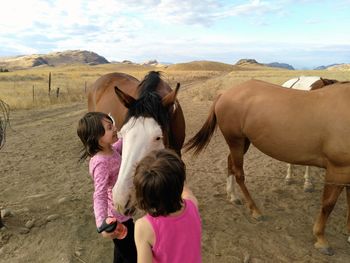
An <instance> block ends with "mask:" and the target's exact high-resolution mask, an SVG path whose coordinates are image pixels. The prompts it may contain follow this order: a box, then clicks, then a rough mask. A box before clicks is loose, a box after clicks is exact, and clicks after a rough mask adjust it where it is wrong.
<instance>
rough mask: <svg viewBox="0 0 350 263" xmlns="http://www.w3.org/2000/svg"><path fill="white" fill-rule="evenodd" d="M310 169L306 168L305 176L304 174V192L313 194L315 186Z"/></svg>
mask: <svg viewBox="0 0 350 263" xmlns="http://www.w3.org/2000/svg"><path fill="white" fill-rule="evenodd" d="M309 172H310V167H309V166H306V167H305V174H304V179H305V181H304V192H313V191H314V185H313V184H312V180H311V177H310V173H309Z"/></svg>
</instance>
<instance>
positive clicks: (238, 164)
mask: <svg viewBox="0 0 350 263" xmlns="http://www.w3.org/2000/svg"><path fill="white" fill-rule="evenodd" d="M247 142H248V144H247ZM228 143H229V146H230V152H231V159H232V166H231V167H232V172H233V174H234V176H235V178H236V182H237V183H238V185H239V187H240V188H241V191H242V193H243V196H244V198H245V200H246V202H247V206H248V208H249V210H250V211H251V213H252V216H253V218H255V219H257V220H261V219H262V215H261V213H260V210H259V209H258V208H257V206H256V204H255V202H254V201H253V199H252V197H251V196H250V193H249V191H248V189H247V187H246V185H245V183H244V181H245V177H244V171H243V157H244V153H245V152H246V151H247V149H248V147H249V141H247V140H242V139H235V140H230V141H228Z"/></svg>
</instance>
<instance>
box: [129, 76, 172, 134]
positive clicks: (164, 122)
mask: <svg viewBox="0 0 350 263" xmlns="http://www.w3.org/2000/svg"><path fill="white" fill-rule="evenodd" d="M161 81H163V80H162V79H161V75H160V72H158V71H150V72H149V73H148V74H147V75H146V76H145V78H144V79H143V80H142V81H141V83H140V84H139V90H140V92H139V93H140V96H139V98H138V99H137V100H136V101H135V103H133V104H132V105H131V106H130V107H129V111H128V113H127V116H126V118H125V122H124V123H126V122H128V121H129V119H130V118H132V117H135V118H138V117H151V118H153V119H155V120H156V122H157V123H158V124H159V125H160V126H161V127H162V129H163V130H165V131H168V128H169V122H170V118H169V114H168V111H167V109H165V108H164V106H163V104H162V98H161V97H160V95H159V94H158V93H157V87H158V85H159V83H160V82H161Z"/></svg>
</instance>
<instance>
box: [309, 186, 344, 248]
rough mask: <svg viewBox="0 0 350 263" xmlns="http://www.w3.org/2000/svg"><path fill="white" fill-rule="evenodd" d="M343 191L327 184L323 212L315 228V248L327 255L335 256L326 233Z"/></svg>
mask: <svg viewBox="0 0 350 263" xmlns="http://www.w3.org/2000/svg"><path fill="white" fill-rule="evenodd" d="M342 190H343V186H339V185H334V184H327V183H326V184H325V186H324V188H323V196H322V208H321V212H320V213H319V215H318V217H317V219H316V221H315V224H314V228H313V232H314V235H315V237H316V243H315V248H317V249H318V250H319V251H320V252H321V253H323V254H326V255H333V254H334V251H333V249H332V248H331V247H330V246H329V244H328V241H327V240H326V237H325V235H324V231H325V228H326V223H327V220H328V217H329V215H330V214H331V212H332V210H333V208H334V206H335V203H336V202H337V199H338V197H339V195H340V193H341V191H342Z"/></svg>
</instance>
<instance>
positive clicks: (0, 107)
mask: <svg viewBox="0 0 350 263" xmlns="http://www.w3.org/2000/svg"><path fill="white" fill-rule="evenodd" d="M0 111H1V114H0V150H1V148H2V147H4V145H5V141H6V127H7V124H8V123H9V122H10V119H9V112H10V107H9V105H8V104H6V103H5V102H3V101H2V100H1V99H0ZM3 226H4V224H3V222H2V219H1V214H0V228H2V227H3Z"/></svg>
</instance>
